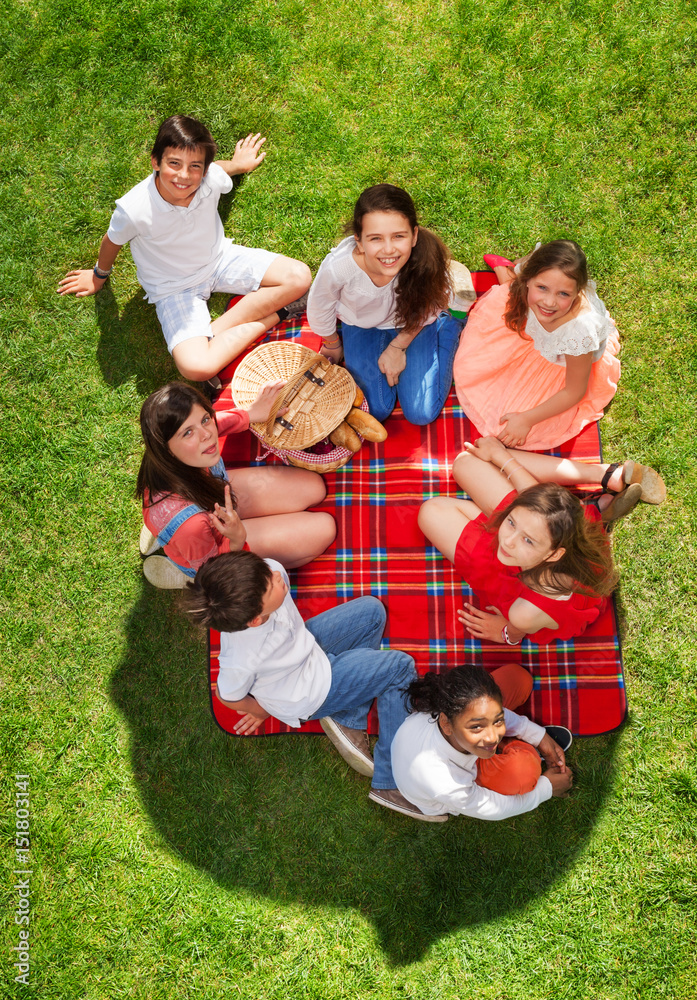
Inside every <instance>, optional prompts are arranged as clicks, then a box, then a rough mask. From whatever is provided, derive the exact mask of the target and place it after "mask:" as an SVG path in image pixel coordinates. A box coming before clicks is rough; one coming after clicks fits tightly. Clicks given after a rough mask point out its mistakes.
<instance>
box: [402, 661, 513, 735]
mask: <svg viewBox="0 0 697 1000" xmlns="http://www.w3.org/2000/svg"><path fill="white" fill-rule="evenodd" d="M407 696H408V698H409V701H410V703H411V707H412V711H414V712H427V713H428V714H429V715H430V716H431V718H432V719H438V718H439V716H440V714H441V713H443V715H445V717H446V718H447V719H448V721H449V722H454V720H455V718H456V717H457V716H458V715H460V714H461V713H462V712H464V711H465V710H466V709H467V708H468V706H469V705H471V704H472V702H473V701H477V699H478V698H493V700H494V701H497V702H498V703H499V704H500V705H501V706H503V696H502V694H501V689H500V688H499V686H498V684H497V683H496V681H495V680H494V678H493V677H492V676H491V674H490V673H489V672H488V671H487V670H485V669H484V667H454V668H453V669H452V670H448V671H447V672H446V673H444V674H434V673H428V674H424V676H423V677H419V678H418V679H417V680H415V681H412V683H411V684H410V685H409V687H408V688H407Z"/></svg>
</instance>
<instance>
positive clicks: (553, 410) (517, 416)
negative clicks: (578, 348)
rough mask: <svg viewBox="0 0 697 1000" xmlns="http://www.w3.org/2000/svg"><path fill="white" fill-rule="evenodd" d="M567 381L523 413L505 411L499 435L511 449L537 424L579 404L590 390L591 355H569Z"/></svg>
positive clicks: (567, 359)
mask: <svg viewBox="0 0 697 1000" xmlns="http://www.w3.org/2000/svg"><path fill="white" fill-rule="evenodd" d="M565 358H566V381H565V383H564V388H563V389H560V390H559V392H555V393H554V395H553V396H550V397H549V399H546V400H545V401H544V402H543V403H540V404H539V405H538V406H534V407H533V408H532V409H530V410H523V411H522V412H521V413H504V415H503V416H502V417H501V423H502V424H505V425H506V426H505V428H504V430H502V431H501V433H500V434H499V440H500V441H501V442H502V444H505V445H506V446H507V447H509V448H518V447H520V446H521V445H523V444H525V439H526V438H527V436H528V434H529V433H530V431H531V429H532V428H533V427H534V426H535V424H539V423H540V422H541V421H542V420H547V419H548V418H549V417H556V416H557V414H558V413H564V412H565V411H566V410H570V409H571V408H572V406H576V404H577V403H580V402H581V400H582V399H583V397H584V396H585V394H586V391H587V389H588V380H589V378H590V374H591V367H592V365H593V355H592V354H579V355H572V354H566V355H565Z"/></svg>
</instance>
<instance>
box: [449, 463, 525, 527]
mask: <svg viewBox="0 0 697 1000" xmlns="http://www.w3.org/2000/svg"><path fill="white" fill-rule="evenodd" d="M514 454H515V455H516V456H517V454H518V452H511V457H513V455H514ZM453 478H454V479H455V482H456V483H457V485H458V486H459V487H460V489H463V490H464V491H465V492H466V493H468V494H469V495H470V496H471V497H472V499H473V500H474V503H475V504H476V505H477V507H478V508H479V509H480V510H481V511H483V512H484V513H485V514H486V515H487V516H489V515H490V514H491V513H492V511H493V510H494V508H495V507H498V505H499V504H500V503H501V501H502V500H503V498H504V497H505V496H506V495H507V494H508V493H510V492H511V490H512V489H513V486H511V484H510V483H509V481H508V479H506V477H505V476H504V474H503V473H502V472H501V470H500V469H497V468H496V466H495V465H493V464H492V463H491V462H485V461H484V460H483V459H481V458H477V457H476V456H475V455H471V454H470V453H469V452H468V451H463V452H461V453H460V454H459V455H458V456H457V458H456V459H455V461H454V462H453Z"/></svg>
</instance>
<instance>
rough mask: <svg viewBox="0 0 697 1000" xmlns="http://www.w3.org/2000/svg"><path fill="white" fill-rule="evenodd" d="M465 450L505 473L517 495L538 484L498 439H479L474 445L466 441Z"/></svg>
mask: <svg viewBox="0 0 697 1000" xmlns="http://www.w3.org/2000/svg"><path fill="white" fill-rule="evenodd" d="M465 448H466V450H467V452H468V453H469V454H470V455H474V457H475V458H479V459H481V461H483V462H488V463H489V464H490V465H493V466H494V468H496V469H498V470H499V472H501V473H503V475H504V476H505V478H506V479H507V480H508V482H509V483H510V484H511V487H512V488H513V489H514V490H515V491H516V493H520V491H521V490H525V489H527V488H528V486H535V484H536V483H537V482H538V480H537V479H535V477H534V476H533V475H532V473H531V472H528V470H527V469H525V468H523V466H522V465H521V464H520V462H519V461H518V459H517V458H516V457H515V456H514V455H512V454H511V452H510V451H508V449H507V448H506V447H505V446H504V445H503V444H502V443H501V442H500V441H499V439H498V438H494V437H486V438H478V439H477V441H476V442H474V443H473V442H472V441H465Z"/></svg>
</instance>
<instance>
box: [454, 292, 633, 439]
mask: <svg viewBox="0 0 697 1000" xmlns="http://www.w3.org/2000/svg"><path fill="white" fill-rule="evenodd" d="M508 291H509V285H495V286H494V287H493V288H492V289H490V291H488V292H487V293H486V295H484V296H482V298H481V299H480V300H479V302H478V303H477V305H476V306H475V307H474V309H472V311H471V312H470V315H469V319H468V322H467V325H466V326H465V329H464V331H463V333H462V338H461V340H460V346H459V348H458V351H457V354H456V355H455V364H454V367H453V376H454V379H455V389H456V391H457V398H458V399H459V401H460V405H461V406H462V409H463V410H464V411H465V413H466V414H467V416H468V417H469V419H470V420H471V421H472V423H473V424H474V426H475V427H476V428H477V430H478V431H479V432H480V434H482V435H483V436H485V437H486V436H489V435H492V436H493V437H497V436H498V435H499V434H500V433H501V431H502V430H503V429H504V427H505V424H501V422H500V417H502V416H503V414H504V413H520V412H522V411H523V410H530V409H532V408H533V407H534V406H538V405H539V404H540V403H543V402H544V401H545V400H547V399H549V397H550V396H553V395H554V394H555V393H556V392H559V390H560V389H563V388H564V382H565V379H566V369H565V365H566V362H565V357H564V356H565V355H567V354H569V355H574V356H577V355H581V354H592V355H593V365H592V367H591V374H590V378H589V380H588V388H587V390H586V394H585V396H584V397H583V399H582V400H581V401H580V403H578V404H577V405H576V406H573V407H572V408H571V409H569V410H565V411H564V412H563V413H558V414H557V415H556V416H554V417H549V418H548V419H547V420H542V421H540V423H538V424H535V425H534V427H533V428H532V430H531V431H530V433H529V434H528V437H527V439H526V441H525V444H524V446H523V447H524V449H525V450H526V451H546V450H548V449H550V448H556V447H557V446H558V445H560V444H563V442H564V441H568V440H569V439H570V438H573V437H575V436H576V435H577V434H578V433H579V432H580V431H582V430H583V428H584V427H585V426H586V425H587V424H590V423H593V421H595V420H599V419H600V418H601V417H602V415H603V410H604V408H605V407H606V406H607V404H608V403H609V402H610V400H611V399H612V397H613V396H614V395H615V392H616V391H617V382H618V380H619V377H620V363H619V360H618V358H617V356H616V355H617V352H618V350H619V338H618V336H617V329H616V327H615V324H614V322H613V320H612V319H611V317H610V315H609V314H608V311H607V309H606V308H605V305H604V303H603V302H602V301H601V300H600V299H599V298H598V296H597V294H596V291H595V283H594V282H592V281H589V282H588V285H587V286H586V288H585V289H584V290H583V292H582V293H581V297H582V303H581V310H580V312H579V313H578V315H576V316H575V317H574V318H573V319H571V320H569V322H568V323H564V324H562V326H560V327H558V328H557V329H556V330H554V332H553V333H548V332H547V331H546V330H545V329H544V328H543V327H542V326H541V325H540V323H539V322H538V321H537V319H536V318H535V316H534V315H533V313H532V312H530V311H528V318H527V323H526V329H525V333H524V334H523V336H522V337H521V336H519V335H518V334H517V333H516V332H515V330H511V329H509V328H508V327H507V326H506V324H505V323H504V321H503V314H504V312H505V311H506V304H507V301H508Z"/></svg>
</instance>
